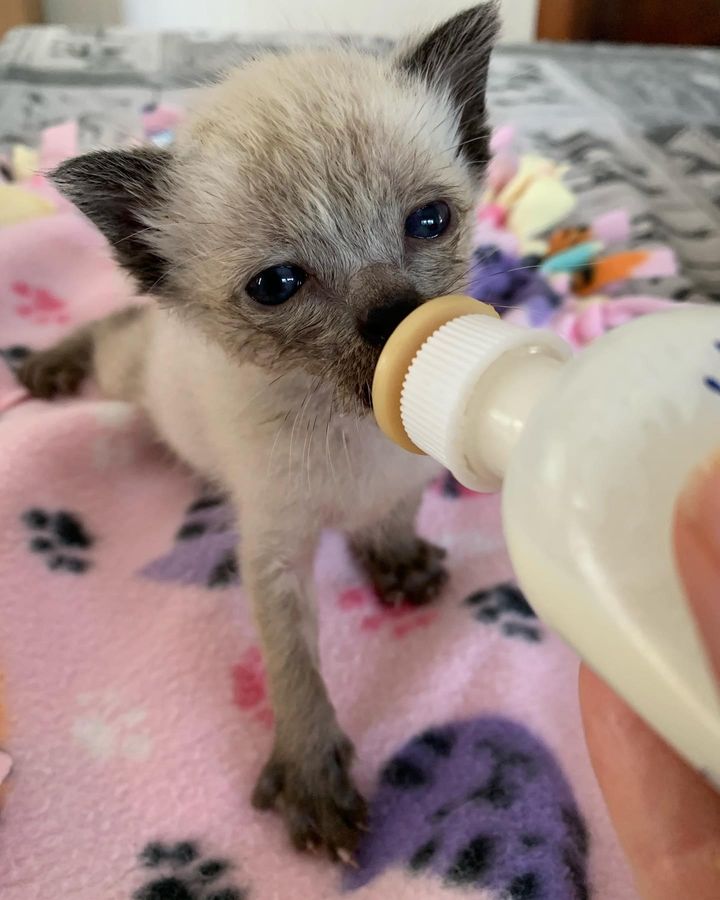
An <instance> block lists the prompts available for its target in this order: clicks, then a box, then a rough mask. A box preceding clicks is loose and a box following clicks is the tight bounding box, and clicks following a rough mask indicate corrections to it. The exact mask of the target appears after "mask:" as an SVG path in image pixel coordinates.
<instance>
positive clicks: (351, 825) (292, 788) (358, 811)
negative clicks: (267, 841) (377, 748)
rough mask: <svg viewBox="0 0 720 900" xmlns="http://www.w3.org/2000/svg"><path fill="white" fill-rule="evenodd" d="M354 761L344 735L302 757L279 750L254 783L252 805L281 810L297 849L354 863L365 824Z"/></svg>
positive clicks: (364, 811)
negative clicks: (322, 748) (292, 756)
mask: <svg viewBox="0 0 720 900" xmlns="http://www.w3.org/2000/svg"><path fill="white" fill-rule="evenodd" d="M351 759H352V746H351V744H350V742H349V741H348V740H347V739H345V738H341V739H339V740H337V741H334V742H332V743H330V744H329V745H328V747H327V748H326V750H324V751H323V752H322V753H319V754H318V753H313V754H308V756H307V757H306V758H304V759H299V760H293V759H290V758H287V757H284V755H283V753H282V751H280V750H279V749H278V748H276V749H275V751H274V752H273V755H272V757H271V758H270V760H269V761H268V763H267V764H266V766H265V768H264V769H263V772H262V774H261V776H260V778H259V780H258V783H257V785H256V787H255V791H254V793H253V798H252V802H253V806H254V807H255V808H256V809H275V810H277V812H279V813H280V815H282V817H283V818H284V820H285V825H286V827H287V830H288V834H289V835H290V840H291V841H292V843H293V845H294V846H295V848H296V849H297V850H307V851H310V852H317V851H322V852H325V853H327V854H328V855H329V856H330V858H331V859H332V860H341V861H342V862H345V863H350V864H351V863H352V862H353V860H354V854H355V851H356V849H357V846H358V843H359V841H360V837H361V835H362V833H363V831H365V830H366V823H367V807H366V805H365V801H364V800H363V798H362V797H361V796H360V794H359V793H358V791H357V790H356V789H355V785H354V784H353V782H352V777H351V775H350V762H351Z"/></svg>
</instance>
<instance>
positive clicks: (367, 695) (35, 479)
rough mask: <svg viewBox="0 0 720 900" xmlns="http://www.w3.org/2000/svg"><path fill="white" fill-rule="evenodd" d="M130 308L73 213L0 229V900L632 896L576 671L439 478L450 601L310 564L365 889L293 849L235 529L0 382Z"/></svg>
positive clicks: (200, 496)
mask: <svg viewBox="0 0 720 900" xmlns="http://www.w3.org/2000/svg"><path fill="white" fill-rule="evenodd" d="M43 189H47V186H45V187H44V188H43ZM128 295H129V288H128V285H127V283H126V282H125V280H124V279H123V278H122V277H121V276H120V275H119V273H118V272H117V270H116V269H115V267H114V266H113V264H112V263H111V261H110V258H109V253H108V248H107V247H106V246H105V244H104V242H103V240H102V239H101V238H100V237H99V235H98V234H97V233H96V232H95V231H94V230H93V228H92V227H91V226H90V225H89V224H88V223H87V222H86V221H85V220H83V219H82V218H81V217H80V216H79V215H77V214H75V213H74V212H72V211H69V210H67V209H66V208H63V209H62V210H61V211H59V212H57V213H56V214H55V215H51V216H47V217H46V218H42V219H34V220H32V221H28V222H25V223H23V224H18V225H14V226H11V227H8V228H6V229H4V230H2V231H0V350H1V351H2V353H3V355H4V357H5V360H6V362H7V363H9V365H3V364H2V362H0V411H2V412H0V485H1V491H0V576H1V577H0V652H1V661H0V669H1V672H0V694H1V696H0V750H2V751H3V752H2V753H0V779H2V777H3V776H4V775H6V774H7V770H8V769H9V767H10V766H12V771H11V772H10V773H9V775H7V777H6V778H5V780H4V786H3V792H2V806H1V809H0V894H1V896H2V898H3V900H50V898H53V900H55V898H58V900H65V898H72V900H129V898H136V900H286V898H287V900H322V898H336V897H340V896H347V897H349V898H357V900H369V898H383V900H403V898H407V900H417V898H428V900H433V898H436V900H452V898H454V897H457V898H462V897H463V896H467V897H473V898H478V900H480V898H487V900H490V898H492V900H586V898H589V897H593V898H594V900H630V898H634V897H635V896H636V894H635V892H634V890H633V888H632V886H631V881H630V877H629V873H628V870H627V867H626V864H625V862H624V859H623V857H622V854H621V851H620V850H619V848H618V845H617V842H616V838H615V836H614V834H613V831H612V829H611V826H610V824H609V821H608V818H607V815H606V812H605V808H604V805H603V801H602V798H601V796H600V793H599V791H598V788H597V785H596V783H595V780H594V777H593V774H592V771H591V769H590V765H589V762H588V757H587V753H586V750H585V746H584V743H583V737H582V732H581V727H580V719H579V714H578V702H577V696H576V682H577V673H578V660H577V658H576V656H575V655H574V653H573V652H571V651H570V650H569V649H568V648H567V647H566V646H564V645H563V643H562V642H561V641H560V640H559V639H558V638H557V637H556V636H555V635H554V634H553V633H551V632H550V630H549V629H548V628H546V627H545V626H544V625H543V624H542V623H540V622H539V621H538V620H537V619H536V617H535V616H534V614H533V612H532V610H531V609H530V608H529V606H528V605H527V603H526V602H525V600H524V598H523V596H522V595H521V594H520V592H519V591H518V590H517V589H516V588H515V587H514V586H513V583H512V572H511V569H510V565H509V562H508V559H507V557H506V554H505V549H504V546H503V541H502V537H501V532H500V523H499V512H498V510H499V506H498V498H497V497H494V496H480V495H473V494H470V493H468V492H466V491H464V490H461V489H459V488H458V486H457V485H456V483H454V482H453V480H452V479H450V478H447V479H444V480H443V481H442V482H441V483H438V484H435V485H432V486H431V487H429V488H428V491H427V496H426V500H425V504H424V506H423V509H422V513H421V529H422V531H423V532H424V533H425V534H426V535H428V536H429V537H430V538H431V539H432V540H434V541H436V542H437V543H440V544H443V545H444V546H445V547H447V549H448V552H449V564H450V570H451V573H452V580H451V583H450V586H449V587H448V589H447V591H446V592H445V595H444V597H443V598H442V602H440V603H438V604H437V606H435V607H433V608H431V609H429V610H428V609H425V610H422V611H417V610H413V609H399V610H397V611H395V612H389V611H386V610H384V609H382V608H381V607H380V606H379V605H378V603H377V601H376V599H375V597H374V596H373V593H372V591H371V590H370V589H369V587H368V585H367V584H366V583H365V582H364V581H363V579H362V576H361V575H360V573H359V572H358V570H357V569H356V568H355V567H354V565H353V564H352V562H351V561H350V559H349V556H348V554H347V551H346V548H345V546H344V543H343V540H342V538H341V537H340V536H338V535H336V534H328V535H327V536H326V538H325V540H324V542H323V544H322V546H321V548H320V550H319V553H318V557H317V573H316V575H317V577H316V581H317V594H318V602H319V609H320V620H321V652H322V664H323V668H324V671H325V675H326V678H327V683H328V685H329V688H330V691H331V694H332V697H333V700H334V702H335V704H336V707H337V710H338V713H339V718H340V720H341V722H342V724H343V726H344V727H345V728H346V729H347V732H348V733H349V735H350V736H351V737H352V739H353V740H354V742H355V745H356V748H357V755H358V759H357V778H358V781H359V785H360V787H361V789H362V790H363V791H364V793H365V794H366V796H367V797H368V798H369V802H370V809H371V830H370V832H369V834H368V835H367V838H366V839H365V841H364V843H363V845H362V847H361V850H360V854H359V859H358V868H357V869H354V870H353V869H347V870H343V869H341V868H338V867H333V866H331V865H330V864H329V863H327V862H325V861H322V860H319V859H315V858H312V857H307V856H299V855H296V854H295V853H294V852H292V851H291V850H290V848H289V846H288V841H287V839H286V836H285V834H284V832H283V828H282V826H281V824H280V822H279V820H278V819H277V818H275V817H274V816H272V815H269V814H261V813H258V812H255V811H254V810H252V809H251V807H250V803H249V797H250V792H251V789H252V786H253V782H254V780H255V778H256V777H257V775H258V772H259V770H260V766H261V764H262V763H263V761H264V759H265V758H266V756H267V754H268V751H269V749H270V746H271V738H272V710H271V709H270V706H269V704H268V700H267V696H266V690H265V680H264V676H263V669H262V662H261V658H260V653H259V650H258V647H257V639H256V635H255V632H254V629H253V626H252V624H251V619H250V614H249V610H248V605H247V602H246V598H245V597H244V594H243V588H242V583H241V581H240V580H239V577H238V573H237V567H236V564H235V557H234V553H233V548H234V543H235V536H234V524H233V521H232V516H231V514H230V510H229V508H228V507H227V505H226V504H225V503H224V502H223V500H222V498H219V497H214V496H211V495H210V494H208V492H207V491H206V490H204V489H203V487H202V485H200V484H199V483H198V482H197V481H196V479H195V478H194V477H193V475H192V474H191V473H190V472H188V471H186V470H185V469H183V468H182V467H181V466H180V465H179V464H175V463H173V462H172V461H171V459H170V458H169V456H168V454H167V452H166V451H165V450H164V449H163V448H162V447H161V446H159V445H158V443H157V442H156V441H155V440H154V438H153V436H152V434H151V433H150V431H149V430H148V428H147V426H146V424H145V423H144V422H143V421H142V420H141V418H140V417H139V416H138V415H137V414H136V413H135V412H134V411H133V409H132V408H130V407H128V406H126V405H124V404H120V403H115V402H107V401H104V400H100V399H93V398H92V397H91V396H87V397H85V398H83V399H77V400H74V401H67V402H58V403H54V404H48V403H43V402H39V401H34V400H30V399H27V398H26V397H25V396H24V395H23V394H22V392H21V391H18V390H17V388H16V386H15V383H14V381H13V378H12V375H11V371H10V370H11V367H12V365H13V364H14V363H15V361H17V360H19V359H20V358H21V357H22V355H23V353H24V352H25V350H24V348H26V347H40V346H43V345H45V344H47V343H49V342H50V341H52V340H53V339H54V338H56V337H57V336H58V335H59V334H60V333H61V332H63V331H64V330H65V329H67V328H70V327H72V326H74V325H77V324H78V323H79V322H81V321H83V320H85V319H87V318H89V317H96V316H99V315H101V314H103V313H104V312H106V311H109V310H111V309H113V308H115V307H117V306H118V305H121V304H122V303H123V302H125V301H126V299H127V297H128Z"/></svg>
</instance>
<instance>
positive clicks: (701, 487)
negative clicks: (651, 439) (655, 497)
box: [674, 457, 720, 684]
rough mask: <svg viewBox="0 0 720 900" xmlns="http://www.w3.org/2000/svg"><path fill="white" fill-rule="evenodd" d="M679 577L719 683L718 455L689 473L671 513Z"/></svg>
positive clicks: (719, 562)
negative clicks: (700, 467)
mask: <svg viewBox="0 0 720 900" xmlns="http://www.w3.org/2000/svg"><path fill="white" fill-rule="evenodd" d="M674 542H675V555H676V559H677V564H678V569H679V571H680V578H681V580H682V582H683V585H684V587H685V593H686V595H687V598H688V601H689V603H690V606H691V607H692V610H693V612H694V613H695V618H696V620H697V623H698V631H699V634H700V636H701V638H702V639H703V641H704V642H705V646H706V649H707V653H708V657H709V659H710V664H711V665H712V666H713V668H714V670H715V673H716V675H717V677H718V683H719V684H720V457H718V458H716V459H714V460H713V461H712V462H711V463H710V464H709V465H707V466H704V467H703V468H702V469H700V470H699V471H698V472H696V473H695V475H693V477H692V478H691V480H690V483H689V485H688V487H687V489H686V490H685V491H684V493H683V494H682V496H681V497H680V501H679V503H678V506H677V511H676V515H675V530H674Z"/></svg>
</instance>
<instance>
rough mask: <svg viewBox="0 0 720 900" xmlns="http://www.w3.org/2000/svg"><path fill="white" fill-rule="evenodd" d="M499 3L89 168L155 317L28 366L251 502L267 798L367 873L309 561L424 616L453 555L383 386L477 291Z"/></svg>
mask: <svg viewBox="0 0 720 900" xmlns="http://www.w3.org/2000/svg"><path fill="white" fill-rule="evenodd" d="M497 27H498V22H497V12H496V9H495V6H494V5H483V6H478V7H476V8H473V9H470V10H468V11H466V12H464V13H461V14H459V15H458V16H456V17H455V18H453V19H451V20H449V21H448V22H446V23H445V24H444V25H441V26H440V27H439V28H437V29H436V30H435V31H433V32H431V33H430V34H428V35H427V36H425V37H424V38H422V39H420V40H419V41H417V42H415V43H412V44H407V45H406V46H404V47H403V48H402V49H401V50H400V51H398V52H397V53H396V54H394V55H393V56H392V57H391V58H386V59H377V58H373V57H370V56H366V55H362V54H359V53H355V52H350V51H344V50H342V51H339V50H333V51H322V52H300V53H289V54H287V55H270V56H267V57H264V58H262V59H259V60H257V61H254V62H251V63H249V64H247V65H245V66H243V67H242V68H240V69H239V70H237V71H235V72H233V73H232V74H230V76H229V77H228V78H227V79H226V80H224V81H223V82H222V83H220V84H218V85H216V86H213V87H211V88H209V89H207V90H206V91H205V92H204V94H203V95H202V99H201V102H200V103H199V105H198V107H197V109H196V110H195V112H194V113H193V114H192V115H191V116H190V118H189V121H188V123H187V125H186V126H184V128H183V129H182V130H181V132H180V134H179V135H178V139H177V143H176V145H175V146H174V147H173V148H172V149H170V150H164V149H157V148H150V147H147V148H140V149H129V150H113V151H107V152H105V151H103V152H96V153H90V154H88V155H86V156H82V157H79V158H77V159H72V160H70V161H68V162H65V163H63V164H62V165H61V166H60V168H59V169H58V170H57V171H56V172H55V173H54V180H55V183H56V184H57V185H58V186H59V187H60V189H61V190H63V191H64V192H65V194H66V195H67V196H68V197H70V198H71V199H73V200H74V201H75V203H76V204H77V206H78V207H79V208H80V209H81V210H82V211H83V212H84V213H85V214H86V215H87V216H88V217H89V218H90V219H92V220H93V222H95V224H96V225H97V226H98V227H99V228H100V230H101V231H102V232H103V233H104V234H105V235H106V236H107V238H108V239H109V241H110V242H111V243H112V245H113V249H114V252H115V255H116V257H117V259H118V260H119V262H120V263H121V264H122V265H123V266H124V267H125V268H126V269H127V270H129V271H130V272H131V273H132V275H133V276H134V277H135V279H136V280H137V283H138V286H139V288H140V290H141V291H142V292H144V293H146V294H149V295H151V296H152V297H154V299H155V301H156V302H155V303H153V304H151V305H148V306H136V307H131V308H129V309H126V310H123V311H122V312H119V313H116V314H114V315H112V316H110V317H108V318H106V319H104V320H102V321H100V322H96V323H91V324H90V325H87V326H85V327H83V328H81V329H79V330H78V331H76V332H74V333H73V334H71V335H70V336H69V337H67V338H66V339H65V340H64V341H62V342H61V343H60V344H58V345H57V346H55V347H52V348H50V349H48V350H44V351H41V352H38V353H35V354H33V355H32V356H31V357H29V359H28V360H27V361H26V363H25V364H24V365H23V366H22V368H21V370H20V373H19V377H20V379H21V381H22V382H23V383H24V384H25V385H26V386H27V387H28V388H29V389H30V391H31V392H32V393H33V394H34V395H36V396H39V397H51V396H54V395H56V394H65V393H72V392H73V391H75V390H76V389H77V387H78V386H79V384H80V382H81V381H82V380H83V379H84V378H85V377H87V376H90V375H92V376H94V377H95V379H96V380H97V381H98V383H99V385H100V387H101V389H102V391H103V392H104V394H105V395H106V396H108V397H113V398H119V399H123V400H129V401H132V402H134V403H137V404H138V405H139V406H141V407H142V408H143V409H144V410H145V411H146V413H147V414H148V416H149V417H150V419H151V420H152V422H153V423H154V426H155V428H156V429H157V431H158V433H159V434H160V435H161V437H162V438H163V439H164V440H165V442H166V443H167V444H168V445H169V446H170V447H171V448H172V449H173V450H174V451H175V452H176V453H177V455H178V456H179V457H181V458H182V459H183V460H185V461H187V462H188V463H189V464H190V465H191V466H193V467H194V468H195V469H197V470H198V471H199V472H201V473H202V474H203V475H204V476H206V477H208V478H210V479H212V480H214V481H215V482H217V483H219V484H220V485H221V486H222V487H223V488H224V489H226V490H227V491H228V493H229V494H230V496H231V497H232V498H233V500H234V501H235V504H236V507H237V513H238V519H239V523H240V532H241V534H242V542H241V545H240V550H239V554H240V560H241V566H242V573H243V583H244V586H245V589H246V591H247V592H248V594H249V596H250V597H251V598H252V602H253V606H254V611H255V615H256V620H257V625H258V629H259V633H260V638H261V642H262V645H263V649H264V654H265V662H266V667H267V673H268V679H269V685H270V692H271V697H272V702H273V707H274V710H275V716H276V723H277V724H276V734H275V742H274V748H273V751H272V754H271V757H270V760H269V761H268V763H267V765H266V766H265V769H264V771H263V773H262V774H261V776H260V779H259V781H258V784H257V787H256V789H255V793H254V796H253V802H254V803H255V805H256V806H258V807H260V808H263V809H266V808H270V807H274V808H277V809H278V810H279V811H280V812H281V814H282V815H283V817H284V819H285V821H286V823H287V827H288V830H289V833H290V836H291V838H292V841H293V843H294V844H295V846H296V847H298V848H299V849H323V850H324V851H325V852H327V853H328V854H329V855H330V856H331V857H333V858H341V859H348V858H349V856H350V855H351V854H352V853H353V851H354V849H355V847H356V845H357V841H358V836H359V832H360V831H361V830H362V828H363V827H364V821H365V805H364V802H363V800H362V798H361V796H360V795H359V793H358V792H357V790H356V789H355V787H354V784H353V781H352V778H351V775H350V763H351V757H352V747H351V744H350V742H349V741H348V739H347V738H346V737H345V735H344V734H343V732H342V731H341V729H340V727H339V726H338V723H337V720H336V717H335V712H334V710H333V708H332V706H331V704H330V701H329V699H328V695H327V692H326V690H325V686H324V684H323V681H322V678H321V676H320V674H319V669H318V659H317V648H316V635H315V625H314V613H313V601H312V585H311V581H312V562H313V553H314V549H315V546H316V541H317V537H318V534H319V532H320V531H321V529H323V528H327V527H332V528H339V529H342V530H344V531H345V532H346V533H347V534H348V535H349V541H350V547H351V549H352V551H353V553H354V554H355V557H356V559H357V560H358V562H359V564H360V565H361V566H362V567H363V568H364V570H365V571H366V572H367V575H368V577H369V579H371V581H372V582H373V584H374V585H375V587H376V589H377V591H378V594H379V596H380V598H381V600H382V601H384V602H387V603H396V602H398V601H399V600H401V599H402V598H405V599H406V600H408V601H410V602H411V603H418V604H420V603H426V602H428V601H430V600H432V599H433V598H435V596H436V595H437V594H438V593H439V591H440V590H441V588H442V587H443V584H444V583H445V580H446V573H445V569H444V567H443V563H442V558H443V556H444V552H443V551H442V550H441V549H439V548H438V547H435V546H433V545H431V544H429V543H428V542H426V541H424V540H422V539H421V538H419V537H418V536H417V535H416V534H415V531H414V518H415V513H416V511H417V507H418V504H419V501H420V497H421V493H422V490H423V487H424V485H425V484H426V483H427V481H428V480H429V479H430V478H431V477H432V476H433V475H434V473H435V467H434V464H433V463H432V462H431V461H429V460H428V459H426V458H423V457H415V456H412V455H410V454H407V453H405V452H404V451H402V450H399V449H398V448H396V447H394V446H392V445H391V444H390V443H389V442H388V441H387V440H386V439H385V438H384V437H383V436H382V435H381V433H380V432H379V430H378V429H377V427H376V425H375V423H374V420H373V418H372V415H371V399H370V384H371V380H372V376H373V371H374V367H375V364H376V361H377V359H378V355H379V353H380V350H381V349H382V346H383V343H384V342H385V340H386V339H387V337H388V335H389V334H390V333H391V332H392V330H393V329H394V328H395V326H396V325H397V324H398V323H399V322H400V321H401V320H402V318H403V317H404V316H406V315H407V314H408V313H409V312H410V311H411V310H412V309H414V308H415V307H416V306H417V305H418V304H420V303H422V302H423V301H424V300H426V299H429V298H431V297H434V296H438V295H441V294H446V293H450V292H452V291H455V290H458V289H461V288H462V287H463V285H464V280H465V277H466V275H467V265H468V260H469V255H470V240H471V230H472V208H473V202H474V199H475V196H476V192H477V189H478V186H479V182H480V179H481V176H482V174H483V171H484V167H485V164H486V162H487V155H488V128H487V125H486V113H485V98H484V94H485V84H486V79H487V70H488V62H489V55H490V51H491V47H492V44H493V41H494V37H495V34H496V31H497Z"/></svg>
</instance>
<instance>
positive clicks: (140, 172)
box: [50, 147, 172, 293]
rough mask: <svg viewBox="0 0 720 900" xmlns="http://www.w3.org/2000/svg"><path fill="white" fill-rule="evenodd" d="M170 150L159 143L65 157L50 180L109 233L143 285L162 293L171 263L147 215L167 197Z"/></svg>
mask: <svg viewBox="0 0 720 900" xmlns="http://www.w3.org/2000/svg"><path fill="white" fill-rule="evenodd" d="M171 160H172V154H171V153H170V152H169V151H167V150H162V149H160V148H158V147H141V148H137V149H132V150H101V151H97V152H94V153H87V154H85V155H84V156H77V157H75V158H74V159H69V160H66V161H65V162H64V163H62V164H61V165H60V166H59V167H58V168H57V169H55V171H54V172H53V173H52V174H51V176H50V178H51V180H52V181H53V182H54V184H55V185H56V186H57V188H58V189H59V190H60V191H61V193H63V194H64V195H65V196H66V197H68V199H70V200H72V201H73V203H74V204H75V205H76V206H77V207H78V209H79V210H80V211H81V212H83V213H84V214H85V215H86V216H87V217H88V219H90V220H91V221H92V222H93V223H94V224H95V225H96V226H97V227H98V228H99V229H100V231H101V232H102V233H103V234H104V235H105V237H106V238H107V239H108V241H109V242H110V244H111V246H112V249H113V252H114V254H115V257H116V258H117V260H118V262H119V263H120V264H121V265H122V266H124V268H126V269H127V270H128V271H129V272H130V273H131V274H132V275H134V276H135V278H136V280H137V282H138V284H139V286H140V289H141V290H142V291H145V292H148V293H151V292H153V291H156V292H157V291H158V290H159V287H160V285H161V283H162V281H163V279H164V276H165V275H166V273H167V270H168V265H167V261H166V260H165V259H163V258H162V257H161V256H160V255H159V253H158V252H157V250H156V249H155V248H154V246H153V243H152V241H151V240H150V239H149V237H150V233H151V231H152V226H150V225H148V216H151V215H152V213H155V212H157V211H158V210H159V209H160V208H161V206H162V204H163V201H164V199H165V197H166V196H167V191H168V189H169V186H168V180H169V179H168V172H169V168H170V162H171Z"/></svg>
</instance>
